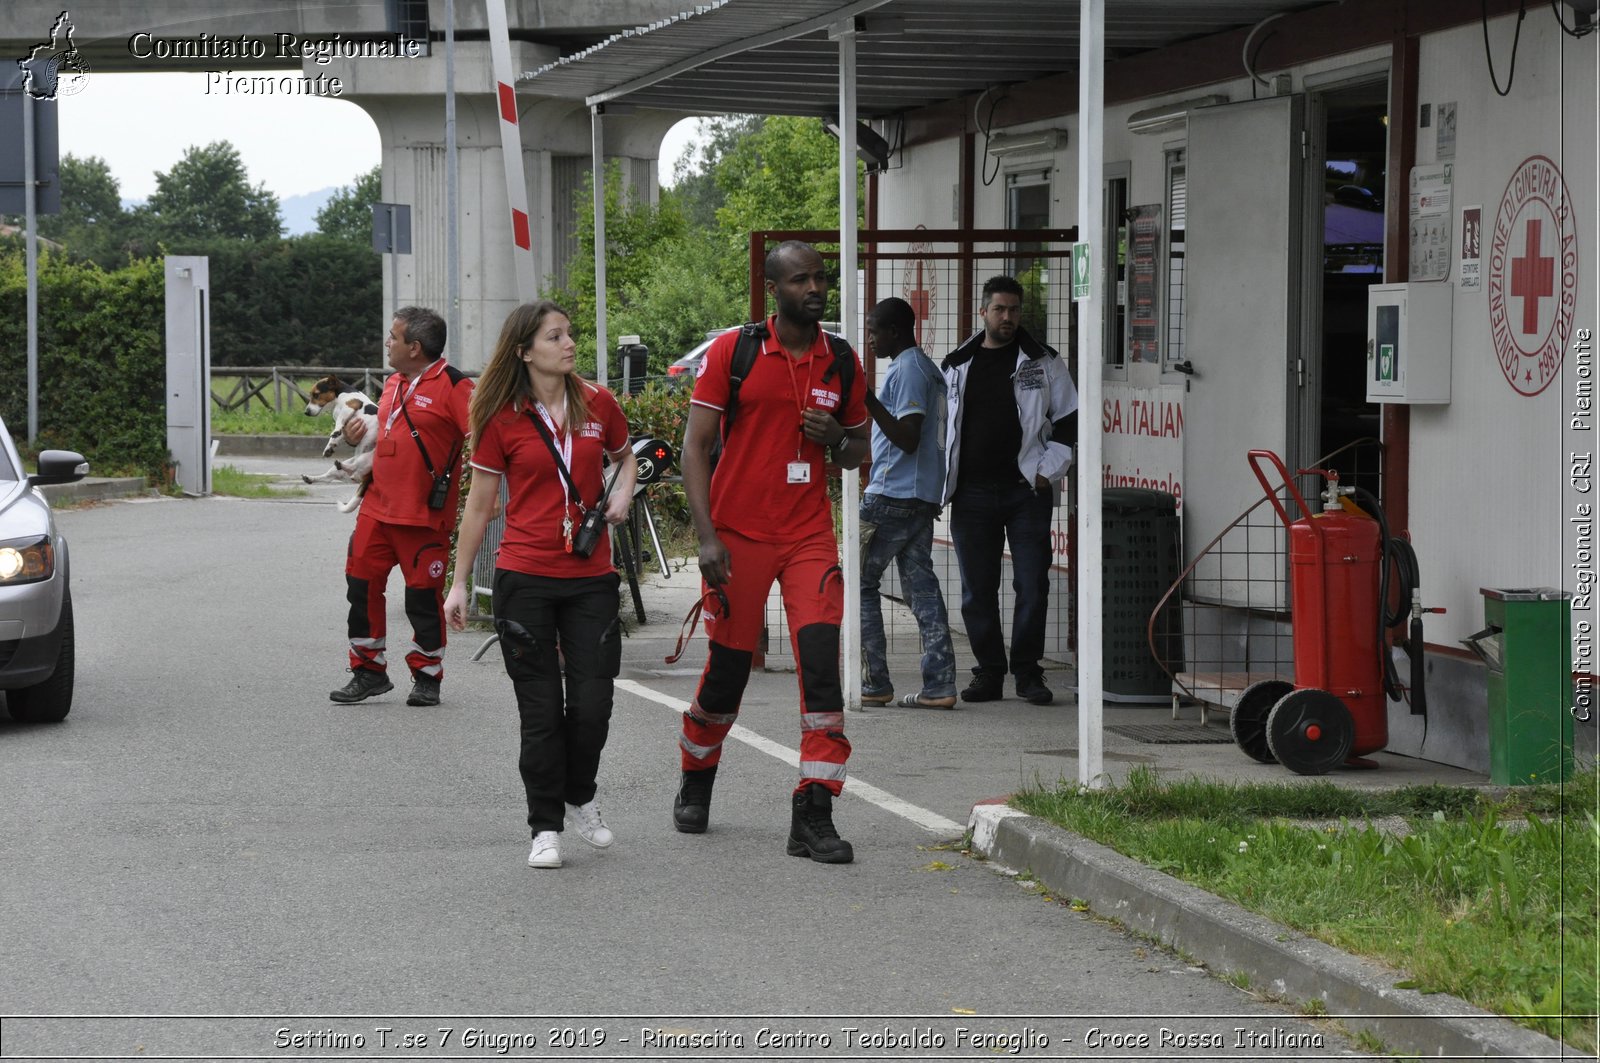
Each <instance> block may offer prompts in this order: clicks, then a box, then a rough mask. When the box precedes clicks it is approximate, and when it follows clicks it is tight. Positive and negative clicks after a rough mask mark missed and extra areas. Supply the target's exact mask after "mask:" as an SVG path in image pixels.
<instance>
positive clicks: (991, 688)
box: [961, 675, 1006, 701]
mask: <svg viewBox="0 0 1600 1063" xmlns="http://www.w3.org/2000/svg"><path fill="white" fill-rule="evenodd" d="M1005 696H1006V685H1005V680H1004V679H1002V678H999V677H997V676H992V675H975V676H973V677H972V682H970V683H968V684H967V689H965V690H963V691H962V692H961V700H962V701H999V700H1000V699H1001V698H1003V697H1005Z"/></svg>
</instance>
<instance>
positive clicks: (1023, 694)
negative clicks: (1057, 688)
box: [1017, 675, 1055, 705]
mask: <svg viewBox="0 0 1600 1063" xmlns="http://www.w3.org/2000/svg"><path fill="white" fill-rule="evenodd" d="M1017 697H1019V698H1021V699H1022V700H1023V701H1026V702H1027V703H1028V704H1030V705H1048V704H1050V703H1051V702H1052V701H1054V700H1055V695H1054V694H1052V693H1051V692H1050V688H1049V687H1047V686H1045V685H1044V676H1042V675H1020V676H1018V677H1017Z"/></svg>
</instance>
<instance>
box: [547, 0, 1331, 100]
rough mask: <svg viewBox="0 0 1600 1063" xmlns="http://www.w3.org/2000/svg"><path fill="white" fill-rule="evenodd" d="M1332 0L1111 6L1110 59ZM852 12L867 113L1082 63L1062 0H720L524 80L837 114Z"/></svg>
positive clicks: (1146, 1) (1159, 1)
mask: <svg viewBox="0 0 1600 1063" xmlns="http://www.w3.org/2000/svg"><path fill="white" fill-rule="evenodd" d="M1320 6H1322V0H1318V2H1311V0H1301V2H1286V0H1107V3H1106V9H1107V10H1106V18H1105V47H1106V58H1107V61H1108V62H1109V61H1114V60H1116V59H1119V58H1125V57H1127V56H1129V55H1133V54H1137V53H1139V52H1144V51H1150V50H1154V49H1158V48H1164V47H1168V46H1170V45H1174V44H1178V43H1181V42H1183V41H1186V40H1191V39H1194V38H1199V37H1209V36H1211V35H1213V34H1217V33H1224V32H1227V31H1230V30H1236V29H1240V28H1242V27H1247V26H1252V25H1254V24H1256V23H1257V22H1260V21H1261V20H1262V19H1264V18H1266V17H1268V16H1269V15H1276V14H1284V13H1288V12H1291V11H1298V10H1302V9H1306V8H1311V7H1320ZM847 18H853V19H856V20H857V22H856V27H857V36H856V48H857V52H858V60H857V69H856V80H857V93H858V99H857V113H858V115H859V116H860V117H862V118H882V117H887V116H890V115H894V114H899V113H903V112H905V111H908V110H911V109H913V108H917V107H923V106H927V105H930V104H934V103H939V102H942V101H945V100H951V99H957V98H960V97H963V96H967V95H971V94H974V93H979V92H982V91H983V90H984V89H986V88H988V87H990V86H993V85H1000V84H1016V83H1019V82H1027V81H1033V80H1036V79H1038V78H1042V77H1047V76H1049V75H1052V74H1069V73H1074V72H1075V71H1076V70H1077V61H1078V44H1079V42H1078V33H1079V31H1078V19H1079V12H1078V9H1077V5H1076V4H1072V3H1064V2H1062V0H1007V2H1006V3H1003V4H996V3H989V2H982V0H856V2H855V3H841V2H840V0H711V2H709V3H705V4H701V5H699V6H697V7H695V8H694V9H692V10H686V11H684V12H683V13H682V14H680V15H677V16H674V17H673V18H670V19H664V20H662V21H660V22H656V23H652V24H651V25H648V26H640V27H638V28H636V29H633V30H630V31H628V32H626V33H621V34H617V35H615V36H613V37H610V38H608V39H606V40H604V41H601V42H600V43H599V44H596V45H593V46H592V47H589V48H586V49H584V50H583V51H581V52H577V53H575V54H573V55H569V56H565V57H563V58H562V59H560V60H558V61H556V62H554V63H550V64H548V65H546V66H543V67H540V68H539V69H537V70H533V71H529V72H526V73H524V74H522V75H521V76H520V77H519V79H518V84H519V85H521V86H523V87H526V88H528V89H531V90H532V91H533V92H536V93H538V94H540V95H545V96H556V97H561V98H566V99H583V100H585V101H586V102H588V103H589V104H591V105H593V104H598V103H605V102H608V101H610V100H616V99H623V98H626V100H627V102H628V103H630V104H634V105H637V106H641V107H657V108H662V109H665V110H679V111H691V112H696V113H700V114H798V115H812V116H816V117H825V116H828V115H832V114H834V113H835V112H836V111H837V110H838V106H839V101H838V84H839V82H838V76H839V66H838V63H839V50H838V46H837V44H836V43H835V42H834V41H831V40H829V38H828V29H829V27H830V26H831V25H834V24H837V23H838V22H839V21H841V20H843V19H847Z"/></svg>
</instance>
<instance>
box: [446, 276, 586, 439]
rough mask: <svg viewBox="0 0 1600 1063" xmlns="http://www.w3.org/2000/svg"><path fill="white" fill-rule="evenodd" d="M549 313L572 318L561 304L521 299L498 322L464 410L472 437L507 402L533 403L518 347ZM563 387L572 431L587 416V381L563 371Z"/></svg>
mask: <svg viewBox="0 0 1600 1063" xmlns="http://www.w3.org/2000/svg"><path fill="white" fill-rule="evenodd" d="M551 314H560V315H561V316H562V317H564V318H566V319H567V320H569V321H570V320H572V315H571V314H568V313H567V312H566V311H565V310H563V309H561V307H559V306H557V305H556V304H555V303H552V302H551V301H550V300H548V299H541V300H539V301H538V302H537V303H523V304H522V305H521V306H519V307H517V308H516V309H515V310H513V311H511V313H510V314H509V315H508V316H507V317H506V323H505V324H504V325H501V326H500V338H499V339H498V340H496V341H495V344H494V354H492V355H490V356H489V364H488V365H486V366H484V367H483V372H482V373H480V374H478V385H477V387H476V388H474V389H473V392H472V405H471V406H470V407H469V408H468V411H467V420H468V422H469V423H470V424H471V426H472V438H473V439H478V438H480V435H481V433H482V430H483V426H484V425H486V424H488V423H489V418H491V417H493V416H494V415H495V414H497V413H499V412H500V411H501V410H503V409H505V408H506V407H507V406H510V405H511V404H513V403H518V404H521V405H525V406H526V405H531V404H532V403H533V401H534V398H533V384H532V382H531V381H530V380H529V379H528V366H527V363H526V362H524V361H523V360H522V351H523V348H525V347H527V346H528V345H529V344H531V343H533V339H534V337H535V336H536V335H537V334H538V332H539V329H540V328H541V327H542V326H543V325H544V319H545V318H547V317H549V316H550V315H551ZM566 388H567V431H568V432H572V431H573V430H574V429H573V426H574V425H578V426H582V425H583V423H584V422H585V421H587V420H588V419H589V403H588V402H587V401H586V400H585V398H584V393H585V391H586V389H587V385H586V384H585V383H584V382H583V380H582V379H580V378H579V376H578V374H577V373H575V372H574V373H568V374H567V380H566Z"/></svg>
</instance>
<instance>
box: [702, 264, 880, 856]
mask: <svg viewBox="0 0 1600 1063" xmlns="http://www.w3.org/2000/svg"><path fill="white" fill-rule="evenodd" d="M767 291H768V292H770V293H771V294H772V295H773V297H774V298H775V300H776V302H777V306H778V312H777V314H776V315H775V316H774V317H771V318H768V319H767V322H766V336H765V338H764V339H762V341H761V353H760V354H759V355H758V356H757V357H756V359H755V363H754V365H752V366H751V367H750V372H749V373H748V374H747V375H746V377H745V378H744V380H743V382H742V383H741V384H740V385H739V390H738V401H737V406H736V407H735V408H734V409H733V410H732V411H731V414H730V416H731V417H732V421H731V425H730V426H729V427H728V428H727V429H726V432H725V434H724V438H723V449H722V455H721V458H720V460H719V462H718V464H717V466H716V471H715V475H713V473H712V468H711V450H712V443H713V442H714V441H715V440H716V439H717V437H718V434H719V432H720V431H722V427H723V420H724V413H725V412H726V411H728V406H729V397H730V394H731V388H730V380H731V376H732V374H731V368H732V364H733V355H734V349H735V347H736V346H737V344H738V341H739V336H740V333H739V332H737V331H735V332H728V333H725V334H723V335H722V336H721V337H720V338H719V339H718V340H717V341H716V342H715V343H713V344H712V345H711V348H710V349H709V350H708V351H707V352H706V356H705V358H704V359H703V360H702V361H701V367H700V376H699V379H698V380H697V381H696V383H695V389H694V399H693V403H692V405H691V406H690V408H689V423H688V427H687V429H686V430H685V432H684V443H683V485H684V491H685V494H687V496H688V499H689V511H690V515H691V516H692V517H693V519H694V528H695V534H696V535H697V536H698V537H699V539H700V574H701V576H702V577H703V578H704V580H705V583H706V584H707V585H708V590H707V593H715V592H717V591H720V592H721V594H722V596H723V597H724V598H725V599H726V603H727V608H726V610H722V609H721V608H720V607H714V608H713V609H712V613H713V618H712V619H711V620H710V621H709V622H708V623H707V633H708V634H709V636H710V642H711V649H710V653H709V655H708V657H707V660H706V667H705V672H704V673H703V674H702V675H701V677H700V687H699V690H698V691H697V692H696V693H695V699H694V703H693V704H692V705H691V706H690V707H689V711H687V712H685V713H684V714H683V730H682V733H681V734H680V736H679V742H678V744H679V746H680V748H681V751H682V754H681V763H682V768H683V777H682V780H681V783H680V786H679V788H678V795H677V798H676V799H675V800H674V802H673V806H672V819H673V824H674V825H675V826H676V827H677V829H678V830H680V831H683V832H684V833H686V834H700V833H703V832H704V831H705V829H706V825H707V822H708V820H709V816H710V809H711V788H712V784H713V782H714V781H715V779H716V774H717V764H718V762H719V761H720V760H721V757H722V741H723V738H724V737H725V736H726V735H727V733H728V731H729V729H731V728H732V727H733V723H734V720H735V719H736V718H737V716H738V714H739V705H740V702H741V700H742V699H743V697H744V688H745V683H746V681H747V680H748V679H749V677H750V662H751V654H752V652H753V651H754V650H755V647H756V642H757V640H758V639H759V638H760V636H761V626H762V619H763V613H764V611H765V607H766V601H767V593H768V591H769V590H770V589H771V587H772V582H773V580H777V581H778V585H779V588H780V590H781V592H782V595H783V607H784V612H785V614H786V616H787V617H788V621H789V632H790V642H791V643H792V646H793V650H794V657H795V664H796V665H797V666H798V669H799V673H800V782H799V785H797V786H796V787H795V790H794V796H793V799H792V804H793V817H792V821H791V826H790V830H789V843H788V852H789V855H791V856H805V857H810V858H811V859H812V860H816V861H819V862H822V863H829V864H845V863H849V862H850V861H851V860H852V859H853V858H854V852H853V850H852V849H851V847H850V843H849V842H847V841H844V840H843V839H841V838H840V837H839V832H838V831H837V830H835V829H834V826H833V813H832V801H833V798H834V797H836V796H837V795H838V794H839V792H840V791H841V790H842V789H843V787H844V779H845V760H846V759H847V758H848V757H849V756H850V742H849V740H848V739H846V738H845V736H844V698H843V696H842V694H841V692H840V689H839V620H840V617H841V616H842V614H843V611H844V584H843V580H842V577H841V575H840V571H839V546H838V543H837V542H836V541H835V540H834V537H833V514H832V509H831V507H830V505H829V502H828V488H827V478H826V474H825V466H826V454H825V452H826V451H829V450H831V451H832V453H833V460H834V462H835V463H837V464H838V465H840V466H842V467H844V468H847V469H853V468H855V467H856V466H858V465H860V464H861V462H862V460H863V459H864V458H865V457H866V456H867V453H868V451H869V449H870V431H871V426H870V421H869V418H868V415H867V408H866V399H865V394H866V386H865V384H864V383H863V379H862V374H861V367H860V362H859V361H858V360H857V359H856V356H855V352H854V351H846V352H844V353H845V354H846V355H847V356H848V358H849V360H850V363H851V365H852V366H853V372H848V373H841V372H840V367H839V366H838V365H836V364H835V355H834V351H833V347H832V345H831V343H830V342H829V338H828V336H827V335H826V334H825V333H823V331H822V330H821V329H820V328H818V326H817V323H818V322H819V321H821V320H822V315H823V312H824V306H825V301H826V298H827V294H828V274H827V272H826V271H825V270H824V269H823V265H822V256H821V255H819V254H817V252H816V250H815V249H813V248H812V247H811V246H810V245H808V244H803V243H800V242H799V241H789V242H786V243H783V244H780V245H779V246H778V247H777V248H775V249H774V250H773V251H772V253H771V254H769V255H768V256H767ZM844 376H847V377H848V381H847V382H848V388H846V387H845V386H844V384H845V383H846V381H845V380H842V379H841V377H844Z"/></svg>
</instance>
